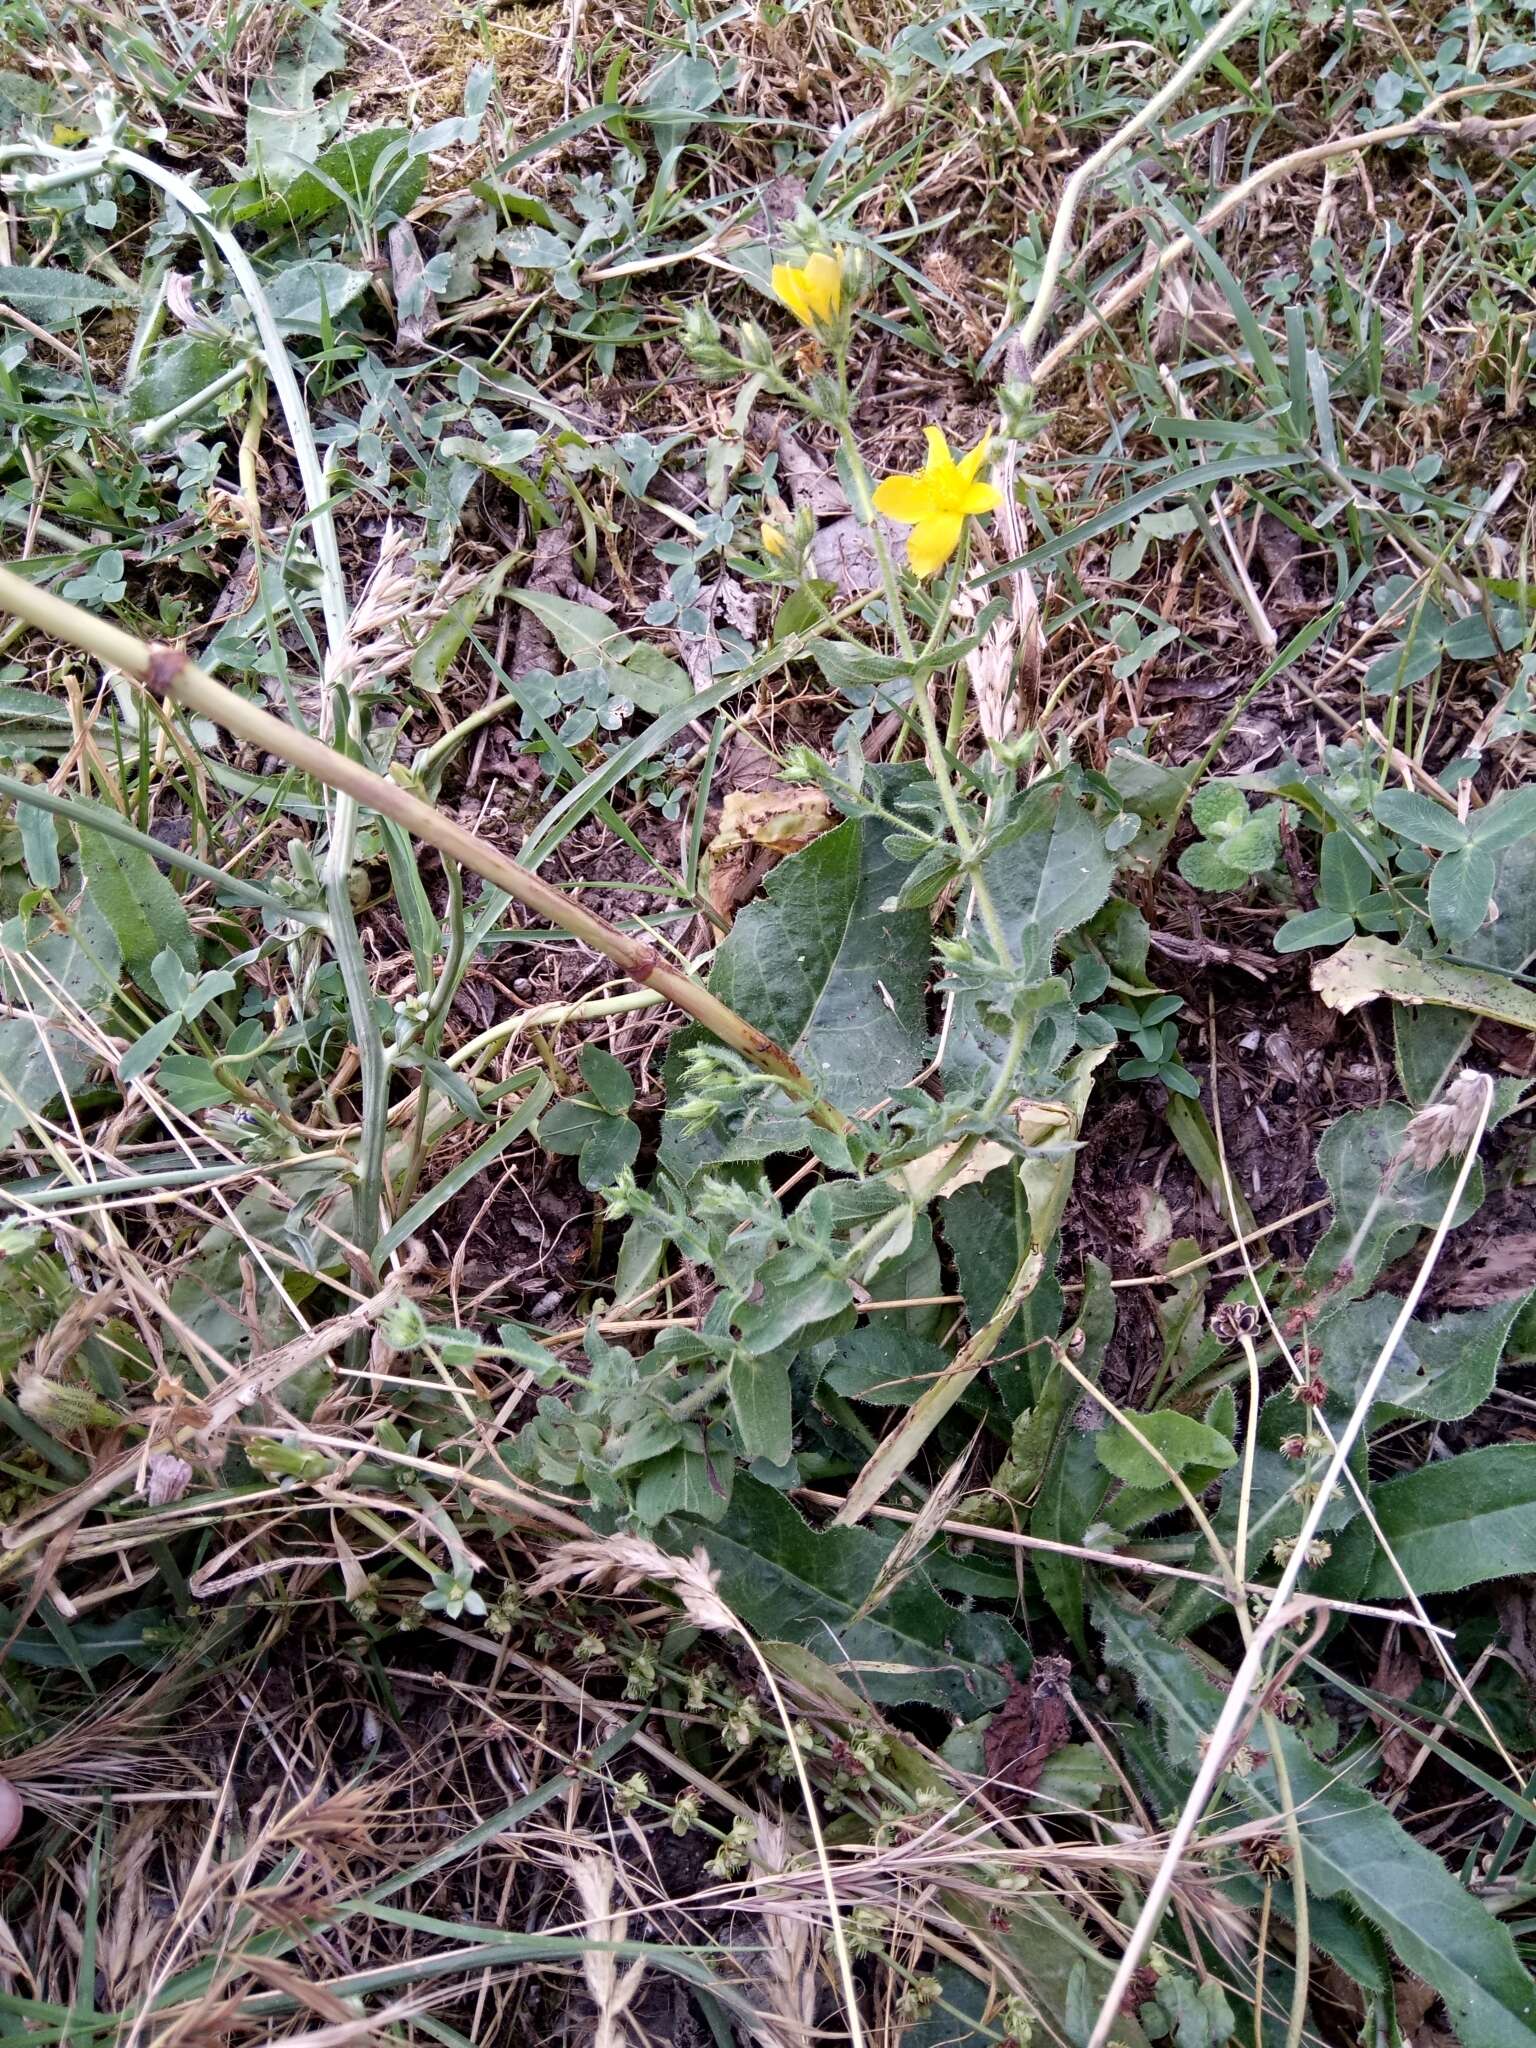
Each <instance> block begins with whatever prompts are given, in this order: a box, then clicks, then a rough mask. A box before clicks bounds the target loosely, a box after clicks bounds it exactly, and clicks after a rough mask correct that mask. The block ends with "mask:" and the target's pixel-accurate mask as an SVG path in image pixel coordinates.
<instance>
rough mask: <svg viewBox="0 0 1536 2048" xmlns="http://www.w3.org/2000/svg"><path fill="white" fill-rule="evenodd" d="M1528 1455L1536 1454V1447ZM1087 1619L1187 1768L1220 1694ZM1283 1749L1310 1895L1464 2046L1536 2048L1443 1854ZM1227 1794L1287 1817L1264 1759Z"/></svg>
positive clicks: (1513, 1985) (1493, 1937)
mask: <svg viewBox="0 0 1536 2048" xmlns="http://www.w3.org/2000/svg"><path fill="white" fill-rule="evenodd" d="M1522 1448H1523V1447H1522ZM1530 1448H1531V1450H1532V1454H1533V1456H1536V1446H1531V1447H1530ZM1468 1455H1470V1456H1473V1457H1483V1456H1486V1455H1487V1454H1486V1453H1484V1452H1472V1453H1469V1454H1468ZM1452 1462H1460V1461H1452ZM1432 1469H1445V1468H1443V1467H1438V1468H1432ZM1412 1476H1415V1477H1417V1476H1420V1475H1412ZM1394 1483H1395V1482H1394ZM1382 1490H1383V1491H1387V1490H1388V1489H1385V1488H1384V1489H1382ZM1378 1497H1379V1496H1378ZM1094 1622H1095V1624H1096V1626H1097V1627H1098V1628H1099V1629H1101V1630H1102V1632H1103V1636H1104V1653H1105V1657H1106V1660H1107V1661H1108V1662H1109V1663H1111V1664H1113V1665H1115V1666H1116V1667H1117V1668H1119V1669H1121V1670H1123V1671H1127V1672H1129V1673H1130V1675H1131V1677H1132V1678H1133V1680H1134V1682H1135V1685H1136V1689H1137V1692H1138V1693H1139V1694H1140V1696H1141V1698H1142V1700H1143V1702H1144V1703H1145V1705H1146V1706H1147V1707H1148V1708H1149V1709H1150V1711H1151V1712H1152V1714H1153V1716H1154V1717H1155V1719H1156V1721H1157V1722H1158V1724H1159V1727H1160V1729H1161V1731H1162V1735H1163V1740H1164V1742H1165V1744H1166V1747H1167V1750H1168V1754H1169V1756H1170V1757H1171V1758H1172V1759H1173V1760H1174V1761H1176V1762H1178V1763H1180V1764H1181V1765H1184V1766H1186V1767H1188V1768H1190V1769H1193V1768H1194V1766H1195V1764H1196V1763H1197V1761H1198V1759H1199V1756H1200V1754H1201V1745H1202V1743H1203V1742H1204V1740H1205V1739H1206V1738H1207V1737H1208V1736H1209V1734H1210V1731H1211V1729H1212V1727H1213V1726H1214V1725H1215V1721H1216V1716H1217V1714H1218V1713H1219V1712H1220V1709H1221V1705H1222V1702H1223V1700H1224V1697H1225V1695H1224V1694H1222V1693H1221V1692H1219V1691H1218V1690H1217V1688H1216V1687H1215V1686H1214V1685H1213V1684H1212V1683H1211V1681H1210V1680H1209V1679H1208V1678H1207V1677H1206V1676H1205V1675H1204V1673H1203V1672H1202V1671H1201V1670H1200V1669H1199V1667H1198V1666H1197V1665H1196V1664H1195V1663H1194V1661H1193V1660H1192V1659H1191V1658H1190V1657H1189V1656H1187V1655H1186V1653H1185V1652H1184V1651H1183V1650H1182V1649H1180V1648H1179V1647H1178V1646H1177V1645H1176V1644H1174V1643H1171V1642H1169V1641H1168V1640H1167V1638H1166V1637H1164V1636H1163V1635H1161V1634H1160V1633H1159V1631H1158V1630H1157V1629H1156V1628H1155V1627H1154V1625H1153V1624H1152V1623H1151V1622H1150V1621H1148V1620H1146V1619H1145V1618H1144V1617H1143V1616H1141V1615H1139V1614H1132V1613H1130V1612H1128V1611H1126V1610H1125V1609H1123V1608H1122V1607H1120V1606H1119V1605H1118V1604H1117V1603H1116V1602H1115V1601H1113V1600H1110V1599H1108V1598H1104V1599H1101V1600H1099V1601H1098V1602H1097V1603H1096V1606H1095V1609H1094ZM1280 1742H1281V1748H1282V1751H1283V1755H1284V1760H1285V1769H1286V1773H1287V1776H1288V1778H1289V1784H1290V1793H1291V1797H1292V1799H1293V1800H1294V1802H1295V1807H1296V1811H1297V1813H1298V1815H1300V1816H1302V1817H1303V1818H1302V1827H1301V1839H1302V1853H1303V1857H1304V1859H1305V1865H1306V1870H1305V1875H1306V1882H1307V1886H1308V1889H1309V1891H1310V1892H1311V1893H1312V1894H1313V1895H1314V1896H1315V1897H1318V1898H1321V1899H1333V1898H1337V1897H1343V1898H1345V1899H1347V1900H1349V1901H1350V1903H1351V1904H1352V1905H1353V1906H1354V1907H1355V1909H1356V1910H1357V1911H1358V1912H1360V1913H1362V1914H1363V1915H1364V1916H1365V1918H1366V1919H1367V1920H1368V1921H1370V1922H1371V1924H1372V1925H1373V1926H1374V1927H1376V1928H1378V1929H1379V1930H1380V1931H1381V1933H1382V1934H1384V1935H1385V1936H1386V1938H1387V1940H1388V1941H1389V1942H1390V1943H1391V1945H1392V1947H1393V1949H1394V1950H1395V1951H1396V1953H1397V1955H1398V1957H1399V1959H1400V1960H1401V1961H1402V1963H1403V1964H1404V1966H1405V1967H1406V1968H1407V1969H1409V1970H1411V1971H1412V1972H1413V1974H1414V1975H1415V1976H1416V1977H1421V1978H1422V1979H1423V1980H1424V1982H1425V1983H1426V1984H1428V1985H1429V1986H1430V1987H1431V1988H1432V1989H1433V1990H1435V1991H1438V1992H1439V1994H1440V1996H1441V1997H1442V1998H1443V1999H1444V2000H1445V2004H1446V2009H1447V2011H1448V2013H1449V2014H1450V2018H1451V2023H1452V2025H1453V2026H1454V2027H1455V2029H1456V2034H1457V2038H1458V2039H1459V2040H1460V2042H1461V2043H1462V2048H1533V2044H1536V2030H1533V2020H1536V1990H1533V1988H1532V1983H1531V1979H1530V1976H1529V1974H1528V1973H1527V1971H1526V1970H1525V1968H1524V1966H1523V1965H1522V1963H1521V1961H1520V1958H1519V1955H1518V1953H1517V1951H1516V1948H1515V1945H1514V1942H1513V1941H1512V1939H1511V1938H1510V1934H1509V1930H1508V1929H1507V1928H1506V1927H1503V1926H1502V1925H1501V1924H1500V1923H1499V1922H1498V1921H1497V1920H1496V1919H1495V1918H1494V1917H1493V1915H1492V1914H1491V1913H1490V1912H1489V1911H1488V1909H1487V1907H1486V1906H1485V1905H1483V1904H1481V1903H1480V1902H1479V1901H1478V1900H1476V1899H1474V1898H1473V1897H1471V1895H1470V1894H1469V1893H1468V1892H1466V1891H1465V1890H1464V1889H1463V1888H1462V1886H1461V1885H1459V1884H1458V1883H1457V1882H1456V1879H1455V1878H1454V1877H1453V1876H1452V1875H1451V1873H1450V1871H1449V1870H1447V1869H1446V1867H1445V1865H1444V1864H1443V1863H1442V1862H1441V1861H1440V1859H1439V1857H1438V1856H1436V1855H1434V1854H1433V1853H1432V1852H1431V1851H1430V1850H1428V1849H1426V1848H1424V1847H1422V1845H1421V1844H1420V1843H1418V1842H1416V1841H1415V1840H1414V1839H1413V1837H1412V1836H1411V1835H1410V1834H1409V1833H1408V1832H1407V1831H1406V1829H1404V1828H1403V1827H1402V1826H1401V1825H1400V1824H1399V1823H1398V1822H1397V1821H1396V1820H1394V1819H1393V1817H1392V1815H1391V1814H1390V1813H1389V1812H1388V1811H1387V1809H1386V1808H1385V1807H1384V1806H1382V1805H1380V1804H1379V1803H1378V1802H1377V1801H1376V1800H1374V1799H1372V1798H1371V1796H1370V1794H1369V1793H1368V1792H1365V1791H1363V1790H1362V1789H1361V1788H1360V1787H1359V1786H1358V1785H1357V1784H1354V1783H1351V1781H1350V1778H1349V1774H1348V1770H1347V1768H1341V1766H1340V1765H1339V1764H1338V1763H1337V1762H1334V1763H1329V1764H1323V1763H1319V1762H1318V1760H1317V1758H1316V1757H1314V1756H1313V1755H1312V1753H1311V1751H1310V1750H1309V1749H1308V1748H1307V1747H1306V1745H1305V1743H1303V1742H1302V1741H1301V1739H1300V1738H1299V1736H1297V1735H1295V1734H1293V1733H1292V1732H1291V1731H1290V1730H1288V1729H1282V1730H1281V1731H1280ZM1225 1790H1226V1794H1227V1796H1228V1797H1229V1798H1231V1799H1234V1800H1236V1801H1238V1802H1240V1803H1241V1804H1242V1805H1244V1806H1247V1807H1248V1808H1249V1809H1250V1811H1252V1812H1254V1813H1257V1814H1258V1815H1260V1816H1261V1817H1263V1818H1264V1819H1266V1820H1268V1819H1270V1818H1271V1817H1277V1816H1278V1815H1279V1814H1280V1812H1281V1811H1282V1801H1281V1799H1280V1795H1279V1792H1278V1790H1277V1788H1276V1784H1275V1778H1274V1772H1273V1769H1272V1767H1271V1766H1270V1765H1269V1764H1268V1763H1263V1764H1261V1765H1260V1767H1259V1768H1258V1769H1256V1770H1254V1771H1253V1772H1251V1773H1250V1774H1249V1775H1247V1776H1244V1777H1238V1776H1234V1775H1233V1774H1231V1773H1229V1774H1228V1776H1227V1778H1226V1780H1225Z"/></svg>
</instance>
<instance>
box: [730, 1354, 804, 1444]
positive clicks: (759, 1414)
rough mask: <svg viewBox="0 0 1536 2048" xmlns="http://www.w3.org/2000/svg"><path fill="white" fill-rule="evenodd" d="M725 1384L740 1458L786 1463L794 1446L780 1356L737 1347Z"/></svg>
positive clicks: (786, 1377) (786, 1380)
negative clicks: (738, 1444)
mask: <svg viewBox="0 0 1536 2048" xmlns="http://www.w3.org/2000/svg"><path fill="white" fill-rule="evenodd" d="M726 1385H727V1387H728V1389H729V1391H730V1396H731V1414H732V1415H733V1416H734V1417H735V1420H736V1434H737V1436H738V1437H739V1438H740V1440H741V1455H742V1457H743V1458H744V1459H745V1460H746V1461H747V1462H748V1463H749V1464H750V1463H751V1461H752V1460H753V1459H754V1458H762V1459H764V1460H766V1462H767V1463H768V1464H770V1465H785V1464H788V1462H789V1457H790V1453H791V1452H792V1451H793V1449H794V1435H793V1431H792V1429H791V1426H790V1412H789V1367H788V1365H787V1364H786V1363H785V1362H784V1360H783V1359H782V1358H773V1357H768V1358H765V1357H762V1356H760V1355H759V1354H758V1353H756V1352H753V1351H746V1350H739V1351H737V1353H736V1354H735V1356H734V1357H733V1358H732V1360H731V1366H730V1374H729V1377H728V1379H727V1381H726Z"/></svg>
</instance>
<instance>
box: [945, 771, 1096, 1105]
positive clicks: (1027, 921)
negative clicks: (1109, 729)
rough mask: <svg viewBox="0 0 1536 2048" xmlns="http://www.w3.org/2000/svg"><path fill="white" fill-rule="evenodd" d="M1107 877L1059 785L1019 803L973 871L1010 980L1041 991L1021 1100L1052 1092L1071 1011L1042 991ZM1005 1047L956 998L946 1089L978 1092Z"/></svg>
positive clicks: (1087, 827)
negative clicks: (994, 922)
mask: <svg viewBox="0 0 1536 2048" xmlns="http://www.w3.org/2000/svg"><path fill="white" fill-rule="evenodd" d="M1114 873H1115V856H1114V855H1113V854H1112V853H1111V852H1110V851H1109V849H1108V848H1107V847H1106V846H1105V844H1104V834H1103V831H1102V830H1101V828H1100V827H1099V826H1098V825H1096V824H1095V823H1094V821H1093V819H1092V818H1091V817H1090V816H1089V815H1088V813H1087V811H1086V810H1084V808H1083V806H1082V805H1081V804H1080V803H1078V802H1077V800H1076V798H1075V797H1073V796H1072V795H1071V794H1070V793H1069V792H1068V791H1066V790H1065V789H1063V788H1062V787H1061V786H1060V785H1059V784H1057V785H1051V786H1048V787H1046V788H1042V789H1038V790H1034V791H1031V792H1030V793H1029V794H1027V795H1026V796H1024V797H1023V798H1021V799H1020V800H1019V808H1018V810H1017V812H1016V813H1015V814H1014V815H1013V816H1012V817H1011V818H1010V819H1009V820H1008V821H1007V823H1006V825H1005V826H1004V827H1003V828H1002V831H1001V833H1000V835H999V839H998V842H997V843H996V844H995V845H994V847H993V849H992V851H991V852H990V853H989V854H988V855H987V858H986V860H985V861H984V862H983V864H982V877H983V880H984V882H985V885H986V888H987V892H988V896H989V898H990V900H991V903H992V905H993V907H994V909H995V910H996V912H997V916H998V919H999V921H1000V923H1001V925H1002V928H1003V932H1004V934H1005V936H1006V938H1007V942H1008V948H1009V952H1010V953H1011V955H1012V958H1013V961H1014V964H1015V965H1016V967H1017V968H1018V971H1019V974H1020V977H1021V979H1022V980H1023V981H1025V982H1033V983H1035V984H1037V985H1040V987H1041V996H1042V1008H1041V1011H1040V1015H1039V1020H1038V1022H1037V1024H1036V1027H1035V1038H1034V1042H1033V1043H1032V1044H1031V1045H1030V1046H1029V1047H1028V1048H1027V1049H1026V1053H1025V1058H1024V1063H1023V1067H1022V1069H1021V1071H1020V1073H1019V1076H1018V1079H1017V1082H1016V1085H1017V1087H1018V1089H1019V1092H1020V1093H1021V1094H1026V1095H1027V1094H1046V1093H1050V1092H1053V1087H1052V1080H1053V1077H1054V1075H1055V1074H1056V1073H1057V1072H1058V1071H1059V1069H1060V1067H1061V1065H1062V1062H1063V1061H1064V1060H1065V1058H1066V1057H1067V1054H1068V1053H1069V1052H1070V1050H1071V1047H1072V1044H1073V1042H1074V1036H1075V1027H1076V1011H1075V1009H1074V1007H1073V1005H1072V1003H1071V1001H1070V1000H1069V999H1068V993H1067V990H1066V988H1065V986H1062V987H1061V988H1060V990H1059V992H1058V991H1055V990H1053V989H1052V988H1051V986H1050V975H1051V966H1052V962H1053V960H1054V958H1055V954H1056V949H1057V945H1058V942H1059V941H1060V939H1061V938H1062V936H1063V934H1065V933H1067V932H1070V931H1073V930H1075V929H1076V928H1077V926H1079V925H1081V924H1086V923H1087V922H1088V920H1089V919H1090V918H1091V917H1092V916H1093V915H1094V914H1095V912H1096V911H1098V910H1100V909H1101V908H1102V907H1103V905H1104V904H1105V902H1106V901H1107V900H1108V897H1109V888H1110V883H1111V882H1112V881H1113V880H1114ZM978 929H979V926H978ZM1005 1049H1006V1034H1000V1033H999V1032H997V1031H995V1030H994V1029H993V1028H992V1027H991V1025H990V1024H988V1023H987V1022H986V1021H985V1020H984V1019H983V1017H982V1015H981V1013H980V1010H979V1007H978V1004H977V1001H976V999H975V998H974V997H973V996H970V995H963V996H961V997H960V998H959V999H958V1000H957V1002H956V1004H955V1012H954V1022H953V1025H952V1028H951V1031H950V1036H949V1044H948V1047H947V1050H946V1052H945V1058H944V1082H945V1087H946V1089H948V1090H949V1091H951V1092H952V1093H958V1092H960V1091H962V1090H968V1091H970V1092H972V1093H984V1092H985V1090H986V1089H987V1088H988V1087H990V1086H991V1084H992V1081H993V1078H994V1077H995V1075H996V1072H997V1069H998V1066H999V1065H1000V1064H1001V1061H1002V1059H1003V1056H1004V1052H1005Z"/></svg>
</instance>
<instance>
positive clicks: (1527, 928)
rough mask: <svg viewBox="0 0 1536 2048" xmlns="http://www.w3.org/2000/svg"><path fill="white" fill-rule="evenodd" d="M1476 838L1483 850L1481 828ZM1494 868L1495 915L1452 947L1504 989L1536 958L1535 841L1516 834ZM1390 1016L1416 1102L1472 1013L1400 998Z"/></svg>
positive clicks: (1430, 1087) (1471, 1025)
mask: <svg viewBox="0 0 1536 2048" xmlns="http://www.w3.org/2000/svg"><path fill="white" fill-rule="evenodd" d="M1514 793H1515V794H1516V795H1518V794H1520V792H1519V791H1516V792H1514ZM1505 801H1506V800H1504V799H1499V798H1496V799H1495V800H1494V802H1493V803H1491V804H1489V805H1488V806H1487V809H1486V810H1485V811H1482V812H1479V814H1478V815H1479V817H1486V816H1488V815H1489V813H1490V812H1502V811H1503V809H1504V808H1505ZM1478 843H1479V845H1481V846H1483V847H1484V848H1485V849H1487V847H1488V841H1487V838H1486V837H1485V836H1484V835H1483V834H1481V833H1480V834H1479V835H1478ZM1497 870H1498V872H1497V876H1496V879H1495V881H1494V885H1493V896H1494V901H1495V902H1496V903H1497V904H1498V906H1499V914H1498V916H1497V917H1496V918H1494V919H1493V920H1492V921H1491V922H1489V923H1487V924H1485V925H1483V926H1482V927H1481V928H1480V929H1479V930H1478V931H1476V932H1474V933H1473V934H1472V936H1471V937H1470V938H1469V939H1467V940H1466V941H1465V943H1464V944H1463V945H1461V946H1460V947H1459V948H1458V949H1457V950H1458V952H1459V954H1460V956H1461V958H1462V960H1463V961H1465V962H1467V963H1469V964H1471V965H1473V966H1476V967H1485V968H1492V969H1497V970H1500V972H1499V976H1498V979H1499V981H1500V983H1501V984H1502V987H1503V989H1505V990H1507V989H1508V987H1509V981H1508V977H1509V976H1510V975H1517V974H1520V973H1523V972H1524V970H1525V969H1526V968H1527V967H1528V966H1529V965H1530V962H1531V960H1532V959H1533V958H1536V840H1531V839H1518V840H1516V842H1515V843H1514V844H1513V845H1512V846H1507V847H1503V848H1502V850H1501V851H1500V852H1499V854H1498V857H1497ZM1392 1021H1393V1024H1394V1027H1395V1035H1396V1040H1397V1059H1398V1068H1399V1071H1400V1072H1401V1074H1402V1077H1403V1088H1404V1091H1405V1092H1406V1094H1407V1096H1408V1099H1409V1101H1410V1102H1412V1103H1414V1104H1415V1105H1418V1104H1421V1103H1425V1102H1428V1101H1429V1100H1430V1099H1431V1098H1432V1097H1433V1096H1434V1095H1435V1094H1436V1093H1437V1091H1438V1090H1439V1088H1440V1086H1441V1084H1442V1082H1443V1080H1444V1078H1445V1076H1446V1075H1447V1074H1448V1073H1449V1072H1450V1070H1451V1068H1452V1067H1453V1066H1454V1065H1455V1064H1456V1062H1457V1060H1459V1059H1460V1058H1461V1056H1462V1054H1463V1053H1464V1052H1465V1050H1466V1047H1467V1043H1468V1041H1469V1040H1470V1038H1471V1036H1472V1033H1473V1031H1474V1030H1475V1029H1476V1026H1477V1018H1476V1016H1475V1015H1474V1014H1473V1013H1472V1012H1471V1011H1470V1010H1464V1009H1445V1008H1441V1007H1439V1006H1437V1005H1436V1006H1431V1005H1428V1004H1425V1005H1420V1006H1417V1007H1412V1008H1410V1007H1409V1006H1408V1005H1407V1004H1406V1003H1399V1004H1397V1005H1396V1006H1395V1010H1394V1014H1393V1020H1392Z"/></svg>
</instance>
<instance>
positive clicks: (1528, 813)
mask: <svg viewBox="0 0 1536 2048" xmlns="http://www.w3.org/2000/svg"><path fill="white" fill-rule="evenodd" d="M1467 830H1468V831H1469V832H1470V833H1471V835H1472V839H1473V842H1474V844H1476V845H1478V846H1481V847H1483V848H1484V849H1485V850H1486V851H1487V852H1489V853H1497V852H1499V851H1500V849H1501V848H1503V847H1506V846H1513V845H1514V843H1515V841H1516V840H1517V839H1527V838H1529V837H1530V836H1531V834H1532V833H1536V789H1530V788H1526V789H1509V790H1505V791H1504V793H1503V794H1502V795H1500V796H1496V797H1494V798H1493V800H1492V802H1491V803H1486V804H1484V806H1483V808H1482V809H1481V810H1480V811H1474V812H1473V813H1472V815H1471V817H1470V818H1468V820H1467Z"/></svg>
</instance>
